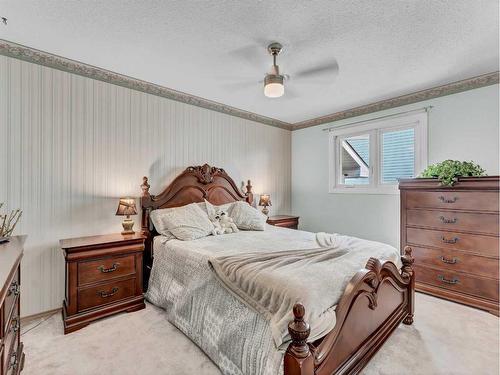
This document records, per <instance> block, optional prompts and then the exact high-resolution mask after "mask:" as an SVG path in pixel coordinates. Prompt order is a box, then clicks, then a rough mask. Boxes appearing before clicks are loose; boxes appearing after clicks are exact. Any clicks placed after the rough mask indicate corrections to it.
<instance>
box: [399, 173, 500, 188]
mask: <svg viewBox="0 0 500 375" xmlns="http://www.w3.org/2000/svg"><path fill="white" fill-rule="evenodd" d="M499 187H500V176H481V177H458V181H457V182H456V183H455V184H454V185H453V186H442V185H441V184H440V182H439V180H438V179H437V178H410V179H401V180H399V189H401V190H404V189H430V190H499Z"/></svg>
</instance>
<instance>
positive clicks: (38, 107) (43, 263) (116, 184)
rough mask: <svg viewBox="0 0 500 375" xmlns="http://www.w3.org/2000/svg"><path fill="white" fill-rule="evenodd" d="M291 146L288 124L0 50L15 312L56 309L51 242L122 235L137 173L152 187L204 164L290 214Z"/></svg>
mask: <svg viewBox="0 0 500 375" xmlns="http://www.w3.org/2000/svg"><path fill="white" fill-rule="evenodd" d="M290 145H291V135H290V131H288V130H282V129H277V128H273V127H270V126H266V125H262V124H259V123H255V122H252V121H248V120H244V119H240V118H237V117H231V116H228V115H225V114H221V113H218V112H213V111H209V110H206V109H202V108H198V107H194V106H189V105H186V104H183V103H179V102H175V101H171V100H168V99H164V98H160V97H156V96H152V95H149V94H144V93H141V92H138V91H133V90H129V89H125V88H122V87H119V86H114V85H111V84H107V83H103V82H100V81H95V80H91V79H88V78H83V77H80V76H77V75H72V74H69V73H65V72H61V71H57V70H54V69H50V68H46V67H42V66H39V65H35V64H31V63H27V62H22V61H20V60H16V59H11V58H8V57H3V56H0V202H6V205H7V207H4V208H7V209H8V208H17V207H19V208H22V209H23V211H24V213H23V217H22V219H21V222H20V225H19V226H18V228H17V229H16V233H17V234H20V233H26V234H28V235H29V237H28V241H27V244H26V249H25V256H24V260H23V263H22V269H21V272H22V276H21V277H22V303H21V306H22V315H23V316H26V315H31V314H35V313H39V312H42V311H46V310H50V309H54V308H58V307H60V306H61V302H62V299H63V294H64V263H63V259H62V254H61V250H60V249H59V246H58V241H59V239H61V238H67V237H73V236H83V235H94V234H102V233H112V232H118V231H120V230H121V225H120V222H121V218H120V217H116V216H114V213H115V211H116V206H117V202H118V200H117V199H118V197H120V196H125V195H132V196H139V195H140V187H139V185H140V184H141V183H142V176H149V177H150V183H151V191H152V192H153V193H157V192H159V189H160V188H163V187H165V186H166V184H167V183H168V182H169V181H171V180H172V179H173V178H174V177H175V176H176V175H177V174H178V173H180V172H181V171H182V170H183V169H184V168H185V167H187V166H189V165H197V164H202V163H204V162H208V163H210V164H212V165H215V166H220V167H223V168H225V169H226V171H227V172H228V173H229V175H230V176H232V177H233V178H234V179H235V181H236V182H237V183H241V181H243V180H245V179H252V181H253V185H254V191H255V192H256V193H262V192H268V193H270V194H271V196H272V201H273V207H271V208H272V209H273V210H274V212H287V211H289V210H290V173H291V170H290ZM135 221H136V227H135V228H136V229H138V228H139V223H138V221H139V216H136V217H135Z"/></svg>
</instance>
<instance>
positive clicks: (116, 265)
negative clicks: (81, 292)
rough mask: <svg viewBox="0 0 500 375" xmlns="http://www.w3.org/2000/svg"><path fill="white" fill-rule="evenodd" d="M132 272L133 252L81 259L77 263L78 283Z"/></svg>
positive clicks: (87, 282)
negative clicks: (123, 254)
mask: <svg viewBox="0 0 500 375" xmlns="http://www.w3.org/2000/svg"><path fill="white" fill-rule="evenodd" d="M134 273H135V256H134V255H133V254H130V255H126V256H120V257H108V258H101V259H96V260H90V261H81V262H79V263H78V285H79V286H80V285H85V284H90V283H94V282H100V281H107V280H111V279H114V278H116V277H121V276H126V275H133V274H134Z"/></svg>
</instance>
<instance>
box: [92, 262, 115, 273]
mask: <svg viewBox="0 0 500 375" xmlns="http://www.w3.org/2000/svg"><path fill="white" fill-rule="evenodd" d="M119 265H120V263H113V265H112V266H111V267H109V268H104V266H99V267H97V269H98V270H99V271H101V272H102V273H108V272H114V271H116V270H117V269H118V266H119Z"/></svg>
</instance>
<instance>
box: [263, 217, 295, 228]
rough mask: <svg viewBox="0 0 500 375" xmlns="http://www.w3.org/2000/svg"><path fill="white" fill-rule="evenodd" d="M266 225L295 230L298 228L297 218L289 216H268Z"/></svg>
mask: <svg viewBox="0 0 500 375" xmlns="http://www.w3.org/2000/svg"><path fill="white" fill-rule="evenodd" d="M267 223H268V224H270V225H273V226H275V227H282V228H290V229H297V228H298V227H299V217H298V216H290V215H276V216H269V217H268V218H267Z"/></svg>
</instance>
